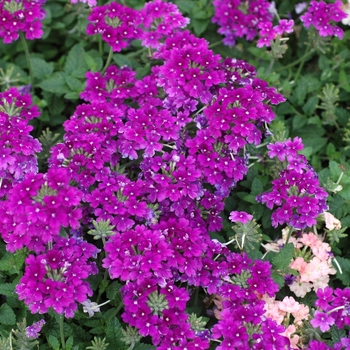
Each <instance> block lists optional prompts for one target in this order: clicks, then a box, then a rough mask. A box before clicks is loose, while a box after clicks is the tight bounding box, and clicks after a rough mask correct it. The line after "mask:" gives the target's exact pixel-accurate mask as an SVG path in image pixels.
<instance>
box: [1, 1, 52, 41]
mask: <svg viewBox="0 0 350 350" xmlns="http://www.w3.org/2000/svg"><path fill="white" fill-rule="evenodd" d="M45 1H46V0H40V1H30V0H22V1H17V6H11V1H8V0H5V1H0V18H1V19H2V20H1V24H0V37H1V38H3V40H4V43H5V44H10V43H12V42H13V41H16V40H17V39H18V36H19V32H20V31H22V32H24V33H25V35H26V39H29V40H34V39H39V38H41V37H42V36H43V34H44V32H43V30H42V23H41V21H42V20H43V19H44V18H45V16H46V13H45V11H44V10H43V9H42V7H43V5H44V3H45Z"/></svg>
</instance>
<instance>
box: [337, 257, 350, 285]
mask: <svg viewBox="0 0 350 350" xmlns="http://www.w3.org/2000/svg"><path fill="white" fill-rule="evenodd" d="M336 260H337V262H338V264H339V265H340V268H341V270H342V271H341V273H340V270H339V267H338V265H337V264H336V263H335V262H334V261H333V266H334V268H335V269H336V270H337V278H339V279H340V280H341V281H342V282H343V284H344V285H345V286H346V287H348V286H350V260H348V259H345V258H341V257H340V256H337V257H336Z"/></svg>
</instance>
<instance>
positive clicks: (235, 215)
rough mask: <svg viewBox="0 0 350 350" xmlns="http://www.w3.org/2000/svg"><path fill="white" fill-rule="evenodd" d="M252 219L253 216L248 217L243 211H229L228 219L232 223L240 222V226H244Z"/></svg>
mask: <svg viewBox="0 0 350 350" xmlns="http://www.w3.org/2000/svg"><path fill="white" fill-rule="evenodd" d="M252 218H253V215H250V214H248V213H246V212H244V211H231V213H230V217H229V219H230V220H231V221H232V222H241V223H242V224H246V223H247V222H248V221H250V220H251V219H252Z"/></svg>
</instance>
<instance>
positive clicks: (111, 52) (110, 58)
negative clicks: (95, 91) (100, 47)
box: [101, 48, 113, 75]
mask: <svg viewBox="0 0 350 350" xmlns="http://www.w3.org/2000/svg"><path fill="white" fill-rule="evenodd" d="M112 58H113V49H112V48H110V49H109V54H108V58H107V61H106V64H105V66H104V67H103V69H102V73H101V75H103V74H105V72H106V69H107V68H108V67H109V65H110V63H111V61H112Z"/></svg>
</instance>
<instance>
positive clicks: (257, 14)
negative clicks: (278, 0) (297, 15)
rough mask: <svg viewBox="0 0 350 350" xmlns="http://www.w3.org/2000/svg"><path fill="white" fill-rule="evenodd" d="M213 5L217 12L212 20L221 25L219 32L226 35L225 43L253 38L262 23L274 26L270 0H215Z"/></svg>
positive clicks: (229, 44)
mask: <svg viewBox="0 0 350 350" xmlns="http://www.w3.org/2000/svg"><path fill="white" fill-rule="evenodd" d="M213 5H214V9H215V14H214V17H213V19H212V21H213V22H214V23H217V24H218V25H219V27H220V28H219V30H218V32H219V33H220V34H223V35H224V36H225V38H224V40H223V43H224V44H225V45H228V46H233V45H235V43H236V38H243V37H245V38H246V39H247V40H253V39H254V38H255V37H256V36H257V35H258V33H259V30H258V29H259V28H258V26H259V25H261V24H265V25H266V26H269V25H271V27H272V23H271V22H272V20H273V14H272V13H271V12H270V11H269V7H270V5H271V4H270V2H269V1H266V0H254V1H241V0H214V1H213Z"/></svg>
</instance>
